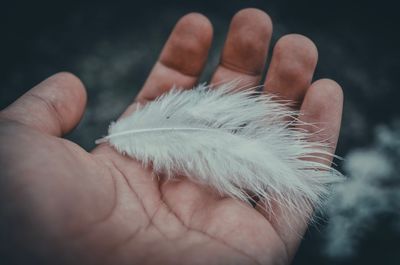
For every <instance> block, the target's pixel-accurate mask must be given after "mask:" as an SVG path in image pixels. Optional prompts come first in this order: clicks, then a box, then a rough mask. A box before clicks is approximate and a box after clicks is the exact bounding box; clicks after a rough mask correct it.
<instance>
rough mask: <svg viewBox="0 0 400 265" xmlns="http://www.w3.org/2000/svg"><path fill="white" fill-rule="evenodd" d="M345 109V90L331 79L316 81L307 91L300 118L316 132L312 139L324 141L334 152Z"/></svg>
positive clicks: (308, 128) (311, 130)
mask: <svg viewBox="0 0 400 265" xmlns="http://www.w3.org/2000/svg"><path fill="white" fill-rule="evenodd" d="M342 111H343V90H342V88H341V86H340V85H339V84H338V83H337V82H335V81H333V80H331V79H320V80H318V81H315V82H314V83H313V84H312V85H311V86H310V88H309V89H308V91H307V94H306V96H305V98H304V101H303V104H302V106H301V110H300V112H301V117H300V119H301V120H302V121H304V122H306V123H307V124H315V125H316V126H306V127H307V128H306V129H307V130H308V131H310V132H311V133H316V134H315V135H314V136H313V139H312V140H315V141H324V142H326V143H327V144H328V146H329V147H330V150H329V151H330V152H331V153H333V152H334V150H335V148H336V144H337V140H338V137H339V132H340V124H341V120H342Z"/></svg>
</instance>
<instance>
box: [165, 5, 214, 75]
mask: <svg viewBox="0 0 400 265" xmlns="http://www.w3.org/2000/svg"><path fill="white" fill-rule="evenodd" d="M212 36H213V27H212V24H211V22H210V21H209V20H208V18H207V17H205V16H204V15H202V14H200V13H190V14H187V15H185V16H183V17H182V18H181V19H180V20H179V21H178V22H177V24H176V25H175V27H174V29H173V31H172V33H171V36H170V38H169V39H168V41H167V43H166V45H165V48H164V49H163V51H162V53H161V55H160V62H161V63H163V64H165V65H166V66H168V67H170V68H172V69H175V70H177V71H179V72H181V73H184V74H186V75H188V76H197V75H199V74H200V73H201V71H202V70H203V66H204V64H205V62H206V59H207V55H208V51H209V48H210V46H211V42H212Z"/></svg>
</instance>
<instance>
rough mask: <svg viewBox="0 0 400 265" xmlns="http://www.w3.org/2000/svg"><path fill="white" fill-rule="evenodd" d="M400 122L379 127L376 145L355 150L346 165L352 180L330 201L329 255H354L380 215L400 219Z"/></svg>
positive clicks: (337, 191)
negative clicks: (399, 217) (367, 229)
mask: <svg viewBox="0 0 400 265" xmlns="http://www.w3.org/2000/svg"><path fill="white" fill-rule="evenodd" d="M399 169H400V121H397V122H394V123H393V126H391V127H388V126H379V127H378V128H377V129H376V133H375V142H374V143H373V144H372V145H371V146H370V147H368V148H360V149H355V150H353V151H351V152H350V153H349V154H348V155H347V156H346V157H345V162H344V171H345V174H346V175H347V176H348V177H349V179H348V181H346V182H345V183H342V184H340V185H339V186H337V190H336V193H335V195H334V196H333V197H332V199H331V201H330V202H329V207H328V214H329V218H330V220H329V224H328V226H327V231H326V246H325V247H326V249H325V250H326V252H327V254H328V255H330V256H332V257H346V256H351V255H352V254H354V253H355V252H356V250H357V243H358V241H359V240H360V239H361V238H363V236H364V234H365V233H366V228H368V227H369V226H372V225H374V224H376V220H377V217H378V215H381V214H384V213H385V214H388V213H389V214H393V215H394V216H396V215H397V216H399V215H398V214H399V209H400V201H399V198H400V185H399V184H400V176H399V175H398V173H397V172H398V171H399Z"/></svg>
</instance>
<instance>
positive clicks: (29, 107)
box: [2, 72, 87, 136]
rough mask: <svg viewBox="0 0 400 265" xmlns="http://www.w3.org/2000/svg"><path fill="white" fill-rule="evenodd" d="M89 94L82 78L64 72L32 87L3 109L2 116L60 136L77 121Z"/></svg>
mask: <svg viewBox="0 0 400 265" xmlns="http://www.w3.org/2000/svg"><path fill="white" fill-rule="evenodd" d="M86 97H87V95H86V90H85V87H84V85H83V84H82V82H81V81H80V80H79V78H77V77H76V76H75V75H73V74H71V73H68V72H61V73H57V74H54V75H52V76H50V77H49V78H47V79H45V80H44V81H42V82H41V83H39V84H38V85H36V86H35V87H34V88H32V89H30V90H29V91H28V92H26V93H25V94H24V95H23V96H22V97H20V98H19V99H18V100H17V101H15V102H14V103H13V104H12V105H10V106H9V107H7V108H6V109H5V110H4V111H2V115H3V116H4V117H6V118H8V119H11V120H15V121H18V122H20V123H23V124H25V125H28V126H30V127H33V128H36V129H38V130H40V131H42V132H44V133H47V134H51V135H55V136H61V135H63V134H65V133H67V132H69V131H70V130H71V129H73V128H74V127H75V126H76V125H77V124H78V122H79V120H80V119H81V117H82V115H83V112H84V109H85V105H86Z"/></svg>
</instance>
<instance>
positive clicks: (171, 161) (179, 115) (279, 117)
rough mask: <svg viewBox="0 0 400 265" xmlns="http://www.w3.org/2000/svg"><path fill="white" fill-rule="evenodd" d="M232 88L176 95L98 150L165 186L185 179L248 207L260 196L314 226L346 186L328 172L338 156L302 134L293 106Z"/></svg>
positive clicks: (117, 126)
mask: <svg viewBox="0 0 400 265" xmlns="http://www.w3.org/2000/svg"><path fill="white" fill-rule="evenodd" d="M234 88H235V82H230V83H226V84H223V85H219V86H218V87H215V88H210V87H209V86H206V85H205V84H203V85H199V86H197V87H195V88H194V89H191V90H180V89H176V88H173V89H171V90H170V91H169V92H167V93H166V94H164V95H162V96H160V97H159V98H157V99H156V100H154V101H152V102H149V103H148V104H146V105H144V106H139V107H138V109H137V110H136V111H135V112H134V113H132V114H130V115H129V116H127V117H125V118H122V119H120V120H119V121H117V122H115V123H112V124H111V125H110V127H109V135H108V136H106V137H104V138H102V139H100V140H98V141H97V143H100V142H109V143H110V144H111V145H112V146H113V147H114V148H115V149H116V150H117V151H118V152H120V153H122V154H126V155H128V156H130V157H133V158H135V159H137V160H139V161H141V162H142V164H143V166H146V167H147V166H151V167H152V169H153V171H154V172H155V173H159V174H162V175H163V176H166V177H167V178H173V177H174V176H178V175H179V176H181V175H184V176H186V177H187V178H189V179H190V180H192V181H194V182H196V183H200V184H202V185H208V186H211V187H212V188H214V189H215V190H217V191H218V192H219V193H220V194H221V195H225V196H231V197H234V198H238V199H240V200H242V201H245V202H249V199H251V196H250V195H249V194H252V195H253V196H254V195H256V196H257V197H258V198H260V201H259V202H258V204H261V205H262V206H264V209H265V210H266V211H267V212H268V213H270V214H271V213H272V214H273V211H274V210H276V207H279V211H280V212H281V214H282V212H285V213H286V215H287V216H293V215H295V216H296V218H298V219H299V220H303V221H308V220H309V216H310V215H309V214H310V212H311V211H312V210H313V209H315V208H318V206H319V205H320V204H321V203H322V202H323V201H324V198H325V197H326V196H327V195H328V194H329V190H330V184H332V183H335V182H337V181H339V180H341V179H342V175H341V174H340V173H339V172H338V171H336V170H335V169H332V168H331V167H330V166H326V165H325V164H323V158H322V157H325V159H326V157H327V156H328V157H329V156H331V157H332V156H333V154H330V153H328V152H327V151H325V150H326V145H325V144H324V143H323V142H312V141H310V140H309V139H310V136H311V135H310V134H309V133H307V132H306V131H305V130H301V129H297V128H299V126H297V125H299V124H300V125H301V124H302V122H301V121H299V120H298V119H297V118H296V117H297V116H298V114H299V113H298V112H297V111H293V110H292V109H291V108H290V107H289V106H288V105H289V103H288V102H285V101H279V100H276V99H274V98H273V96H271V95H266V94H260V93H256V92H255V91H254V90H250V89H247V90H244V91H237V90H235V89H234ZM303 125H304V124H303Z"/></svg>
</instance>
